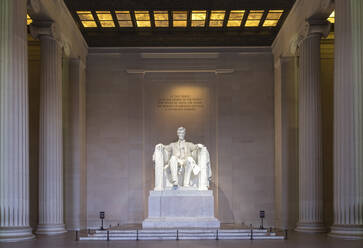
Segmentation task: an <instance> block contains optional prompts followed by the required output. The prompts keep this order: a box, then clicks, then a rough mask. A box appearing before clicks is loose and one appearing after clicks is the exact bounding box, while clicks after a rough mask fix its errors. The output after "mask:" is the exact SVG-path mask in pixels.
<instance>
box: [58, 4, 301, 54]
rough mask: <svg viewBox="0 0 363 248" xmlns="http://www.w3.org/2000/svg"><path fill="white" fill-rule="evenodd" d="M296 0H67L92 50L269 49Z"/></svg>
mask: <svg viewBox="0 0 363 248" xmlns="http://www.w3.org/2000/svg"><path fill="white" fill-rule="evenodd" d="M294 2H295V0H223V1H222V0H148V1H147V0H102V1H100V0H65V3H66V5H67V6H68V8H69V10H70V12H71V13H72V16H73V18H74V20H75V21H76V23H77V24H78V26H79V28H80V30H81V32H82V34H83V35H84V37H85V39H86V41H87V43H88V45H89V46H93V47H115V46H117V47H122V46H133V47H135V46H269V45H271V44H272V42H273V40H274V38H275V37H276V35H277V33H278V31H279V30H280V28H281V26H282V24H283V22H284V21H285V19H286V17H287V15H288V13H289V11H290V10H291V8H292V6H293V4H294Z"/></svg>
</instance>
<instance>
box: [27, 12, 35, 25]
mask: <svg viewBox="0 0 363 248" xmlns="http://www.w3.org/2000/svg"><path fill="white" fill-rule="evenodd" d="M32 22H33V20H32V18H31V17H30V16H29V15H28V14H26V25H29V24H31V23H32Z"/></svg>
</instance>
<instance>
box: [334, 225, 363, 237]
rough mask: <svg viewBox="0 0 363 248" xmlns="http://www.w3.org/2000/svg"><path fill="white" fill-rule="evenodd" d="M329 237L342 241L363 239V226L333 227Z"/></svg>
mask: <svg viewBox="0 0 363 248" xmlns="http://www.w3.org/2000/svg"><path fill="white" fill-rule="evenodd" d="M328 235H329V236H330V237H334V238H341V239H363V225H333V226H332V227H331V230H330V233H329V234H328Z"/></svg>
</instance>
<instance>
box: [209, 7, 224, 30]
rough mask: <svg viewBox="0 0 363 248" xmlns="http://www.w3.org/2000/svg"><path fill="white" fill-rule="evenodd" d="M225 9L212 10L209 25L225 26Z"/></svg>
mask: <svg viewBox="0 0 363 248" xmlns="http://www.w3.org/2000/svg"><path fill="white" fill-rule="evenodd" d="M225 15H226V11H225V10H212V11H211V14H210V20H209V27H223V21H224V17H225Z"/></svg>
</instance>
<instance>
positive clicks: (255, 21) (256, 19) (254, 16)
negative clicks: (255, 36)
mask: <svg viewBox="0 0 363 248" xmlns="http://www.w3.org/2000/svg"><path fill="white" fill-rule="evenodd" d="M263 12H264V11H263V10H250V13H249V14H248V17H247V20H246V24H245V27H258V26H259V25H260V22H261V18H262V16H263Z"/></svg>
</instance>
